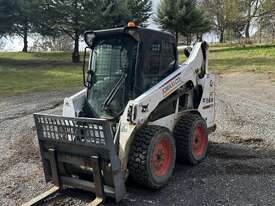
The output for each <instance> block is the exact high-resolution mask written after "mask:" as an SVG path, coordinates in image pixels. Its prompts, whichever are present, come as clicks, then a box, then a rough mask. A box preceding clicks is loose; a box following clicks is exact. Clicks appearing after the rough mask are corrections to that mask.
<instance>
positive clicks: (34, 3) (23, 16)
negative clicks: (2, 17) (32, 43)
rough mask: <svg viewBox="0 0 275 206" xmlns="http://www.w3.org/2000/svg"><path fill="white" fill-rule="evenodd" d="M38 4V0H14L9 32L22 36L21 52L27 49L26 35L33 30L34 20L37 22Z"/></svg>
mask: <svg viewBox="0 0 275 206" xmlns="http://www.w3.org/2000/svg"><path fill="white" fill-rule="evenodd" d="M39 4H40V1H39V0H15V4H14V8H13V12H14V13H13V19H12V28H11V33H12V34H15V35H18V36H20V37H22V39H23V43H24V47H23V50H22V51H23V52H27V51H28V35H29V33H31V32H33V26H34V24H35V22H39V19H38V15H37V7H38V6H39ZM34 17H35V18H34Z"/></svg>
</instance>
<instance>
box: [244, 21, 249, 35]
mask: <svg viewBox="0 0 275 206" xmlns="http://www.w3.org/2000/svg"><path fill="white" fill-rule="evenodd" d="M249 31H250V21H248V22H247V24H246V27H245V38H246V39H250V33H249Z"/></svg>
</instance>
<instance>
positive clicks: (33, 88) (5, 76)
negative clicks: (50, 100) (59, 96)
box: [0, 52, 82, 96]
mask: <svg viewBox="0 0 275 206" xmlns="http://www.w3.org/2000/svg"><path fill="white" fill-rule="evenodd" d="M78 86H82V64H72V63H71V55H70V53H26V54H25V53H15V52H5V53H4V52H0V96H12V95H18V94H26V93H31V92H38V91H53V90H64V89H69V88H73V87H78Z"/></svg>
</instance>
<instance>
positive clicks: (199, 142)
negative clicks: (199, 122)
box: [192, 126, 207, 159]
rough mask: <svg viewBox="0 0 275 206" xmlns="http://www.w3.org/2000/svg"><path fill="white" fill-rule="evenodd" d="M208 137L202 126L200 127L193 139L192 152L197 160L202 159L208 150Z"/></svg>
mask: <svg viewBox="0 0 275 206" xmlns="http://www.w3.org/2000/svg"><path fill="white" fill-rule="evenodd" d="M206 144H207V143H206V135H205V132H204V129H203V127H202V126H198V127H197V128H196V129H195V132H194V134H193V137H192V152H193V154H194V156H195V158H196V159H200V158H201V157H202V156H203V154H204V152H205V148H206Z"/></svg>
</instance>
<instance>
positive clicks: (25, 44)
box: [22, 24, 28, 52]
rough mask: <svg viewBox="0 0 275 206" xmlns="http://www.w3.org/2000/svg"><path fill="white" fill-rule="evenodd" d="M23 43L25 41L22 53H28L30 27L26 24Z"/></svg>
mask: <svg viewBox="0 0 275 206" xmlns="http://www.w3.org/2000/svg"><path fill="white" fill-rule="evenodd" d="M23 41H24V47H23V49H22V52H28V26H27V25H26V24H25V26H24V31H23Z"/></svg>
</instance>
